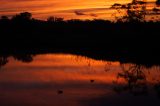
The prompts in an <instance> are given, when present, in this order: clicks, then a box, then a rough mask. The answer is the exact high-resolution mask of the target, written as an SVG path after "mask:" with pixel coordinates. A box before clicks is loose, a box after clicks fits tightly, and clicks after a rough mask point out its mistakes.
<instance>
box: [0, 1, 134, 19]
mask: <svg viewBox="0 0 160 106" xmlns="http://www.w3.org/2000/svg"><path fill="white" fill-rule="evenodd" d="M129 2H131V0H0V16H2V15H7V16H12V15H15V14H17V13H19V12H26V11H28V12H31V13H32V14H33V17H35V18H39V19H46V18H47V17H48V16H57V17H63V18H64V19H94V18H103V19H109V18H111V15H112V14H113V10H110V9H108V8H109V7H110V6H111V5H112V4H114V3H122V4H123V3H129Z"/></svg>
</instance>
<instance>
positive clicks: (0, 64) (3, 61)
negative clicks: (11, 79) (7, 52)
mask: <svg viewBox="0 0 160 106" xmlns="http://www.w3.org/2000/svg"><path fill="white" fill-rule="evenodd" d="M7 63H8V59H7V57H5V56H4V57H3V56H2V57H0V68H2V67H3V66H4V65H6V64H7Z"/></svg>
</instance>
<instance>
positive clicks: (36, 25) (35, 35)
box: [0, 13, 160, 66]
mask: <svg viewBox="0 0 160 106" xmlns="http://www.w3.org/2000/svg"><path fill="white" fill-rule="evenodd" d="M28 14H29V13H22V14H20V15H17V16H15V17H13V19H8V18H7V17H3V18H2V19H0V29H1V30H0V35H1V36H0V40H1V41H0V57H8V56H14V55H21V54H23V55H24V56H25V55H32V54H34V55H36V54H44V53H59V52H60V53H71V54H77V55H83V56H87V57H91V58H93V59H99V60H108V61H120V62H122V63H128V62H130V63H135V64H140V65H145V66H153V65H160V46H159V45H160V39H159V37H160V33H159V32H160V21H156V22H153V21H150V22H146V21H144V22H141V21H138V20H134V21H131V22H116V23H114V22H111V21H108V20H92V21H91V20H86V21H82V20H68V21H63V20H62V19H58V18H57V19H56V20H50V21H42V20H36V19H32V18H31V16H29V17H27V15H28ZM29 15H30V14H29Z"/></svg>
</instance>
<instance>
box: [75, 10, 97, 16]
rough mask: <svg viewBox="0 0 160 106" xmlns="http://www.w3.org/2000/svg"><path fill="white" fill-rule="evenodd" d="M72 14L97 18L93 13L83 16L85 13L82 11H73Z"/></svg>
mask: <svg viewBox="0 0 160 106" xmlns="http://www.w3.org/2000/svg"><path fill="white" fill-rule="evenodd" d="M74 13H75V14H76V15H89V16H92V17H97V14H94V13H91V14H85V13H83V12H82V11H74Z"/></svg>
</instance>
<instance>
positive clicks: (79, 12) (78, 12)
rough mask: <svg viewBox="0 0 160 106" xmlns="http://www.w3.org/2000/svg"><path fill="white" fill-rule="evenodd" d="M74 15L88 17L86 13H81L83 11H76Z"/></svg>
mask: <svg viewBox="0 0 160 106" xmlns="http://www.w3.org/2000/svg"><path fill="white" fill-rule="evenodd" d="M74 13H75V14H76V15H86V14H84V13H83V12H81V11H74Z"/></svg>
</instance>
